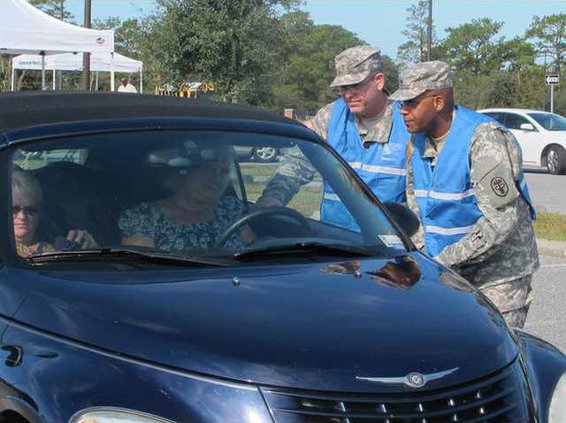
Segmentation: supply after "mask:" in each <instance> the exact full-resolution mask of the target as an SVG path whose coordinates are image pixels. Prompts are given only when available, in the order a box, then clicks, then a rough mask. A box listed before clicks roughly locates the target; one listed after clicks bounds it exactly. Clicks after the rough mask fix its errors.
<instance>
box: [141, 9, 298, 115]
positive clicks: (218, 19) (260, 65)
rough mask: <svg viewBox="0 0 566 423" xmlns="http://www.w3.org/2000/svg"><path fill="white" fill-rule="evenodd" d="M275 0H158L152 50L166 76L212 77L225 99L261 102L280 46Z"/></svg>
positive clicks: (272, 72) (265, 94)
mask: <svg viewBox="0 0 566 423" xmlns="http://www.w3.org/2000/svg"><path fill="white" fill-rule="evenodd" d="M294 3H295V2H293V1H290V0H286V1H276V0H191V1H188V0H159V4H160V6H161V8H160V11H159V12H158V16H159V18H156V19H155V21H154V25H153V28H152V33H151V37H152V42H153V45H154V46H153V49H152V53H153V54H154V57H155V58H156V59H157V62H159V63H160V64H161V69H162V71H163V73H164V74H165V75H166V77H167V78H168V79H177V80H178V79H179V78H181V77H184V76H185V75H196V77H198V78H199V79H203V80H211V81H214V83H215V85H216V87H217V95H218V97H219V98H221V99H223V100H226V101H238V102H246V103H250V104H262V103H265V102H267V101H268V99H269V97H270V95H271V83H272V78H273V75H274V73H275V63H276V58H277V55H278V53H279V51H280V46H281V44H282V43H281V33H280V31H279V30H278V28H279V27H278V25H277V23H278V8H277V7H279V6H282V7H289V6H291V5H293V4H294Z"/></svg>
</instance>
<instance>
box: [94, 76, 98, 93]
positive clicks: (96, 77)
mask: <svg viewBox="0 0 566 423" xmlns="http://www.w3.org/2000/svg"><path fill="white" fill-rule="evenodd" d="M94 91H98V71H96V72H95V73H94Z"/></svg>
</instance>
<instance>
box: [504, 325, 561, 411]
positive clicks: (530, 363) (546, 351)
mask: <svg viewBox="0 0 566 423" xmlns="http://www.w3.org/2000/svg"><path fill="white" fill-rule="evenodd" d="M514 331H515V334H516V336H517V338H518V340H519V345H520V349H521V362H522V365H523V367H524V369H525V372H526V374H527V376H528V378H527V379H528V384H529V388H530V391H531V394H532V397H533V400H534V405H535V408H536V410H535V414H536V415H537V416H538V421H539V422H546V421H548V408H549V406H550V400H551V398H552V392H553V390H554V387H555V386H556V384H557V383H558V380H559V379H560V377H561V376H562V374H563V373H564V372H566V356H565V355H564V354H563V353H562V352H561V351H560V350H558V349H557V348H555V347H554V346H552V345H551V344H549V343H548V342H546V341H543V340H542V339H540V338H537V337H536V336H533V335H531V334H529V333H527V332H524V331H522V330H519V329H515V330H514Z"/></svg>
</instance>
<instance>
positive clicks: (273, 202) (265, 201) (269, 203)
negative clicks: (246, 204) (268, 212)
mask: <svg viewBox="0 0 566 423" xmlns="http://www.w3.org/2000/svg"><path fill="white" fill-rule="evenodd" d="M255 206H256V207H262V208H263V207H283V206H284V204H283V203H282V202H281V200H278V199H277V198H274V197H270V196H262V197H260V198H258V200H257V201H256V203H255Z"/></svg>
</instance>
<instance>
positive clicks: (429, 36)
mask: <svg viewBox="0 0 566 423" xmlns="http://www.w3.org/2000/svg"><path fill="white" fill-rule="evenodd" d="M427 39H428V40H427V49H426V58H427V60H428V61H429V62H430V58H431V53H432V0H428V25H427Z"/></svg>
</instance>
